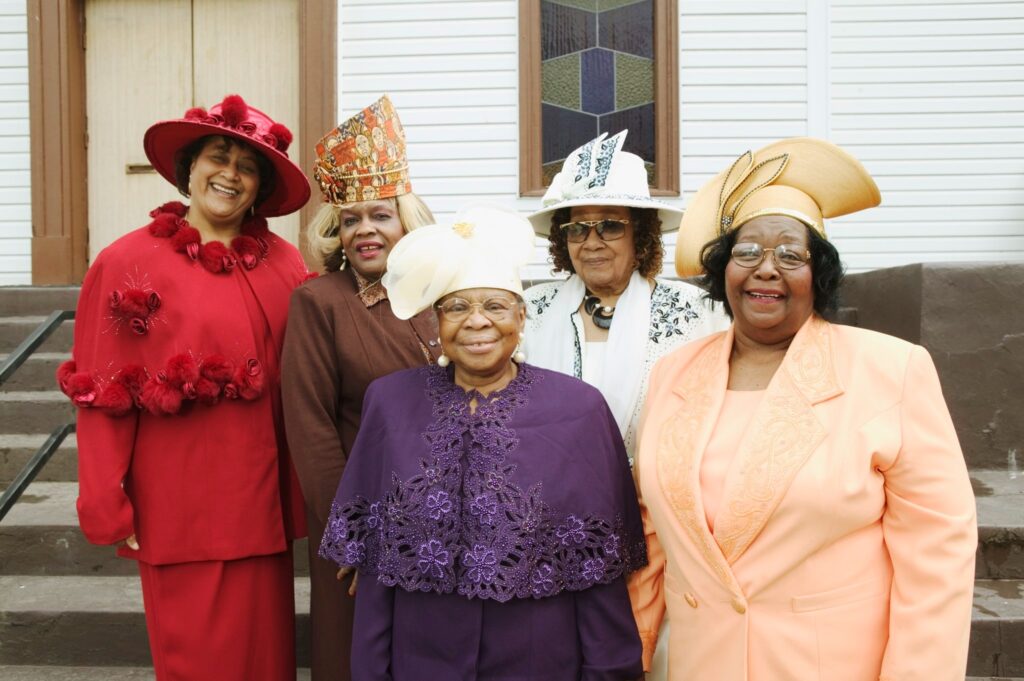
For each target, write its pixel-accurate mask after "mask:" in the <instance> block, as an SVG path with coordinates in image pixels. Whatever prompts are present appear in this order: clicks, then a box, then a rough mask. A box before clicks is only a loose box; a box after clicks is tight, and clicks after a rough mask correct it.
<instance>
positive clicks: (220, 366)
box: [199, 355, 234, 385]
mask: <svg viewBox="0 0 1024 681" xmlns="http://www.w3.org/2000/svg"><path fill="white" fill-rule="evenodd" d="M199 373H200V374H202V375H203V377H204V378H208V379H210V380H211V381H214V382H215V383H219V384H220V385H224V384H225V383H227V382H228V381H230V380H231V374H232V373H234V367H233V366H232V364H231V362H229V361H228V360H227V359H226V358H225V357H224V355H210V356H208V357H207V358H206V359H204V360H203V361H202V363H201V364H200V366H199Z"/></svg>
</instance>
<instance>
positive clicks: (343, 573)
mask: <svg viewBox="0 0 1024 681" xmlns="http://www.w3.org/2000/svg"><path fill="white" fill-rule="evenodd" d="M353 572H354V573H355V574H353V575H352V583H351V584H349V586H348V595H349V596H355V595H356V582H358V581H359V573H358V572H356V569H355V568H354V567H343V568H338V581H339V582H340V581H342V580H343V579H345V578H346V577H348V576H349V574H351V573H353Z"/></svg>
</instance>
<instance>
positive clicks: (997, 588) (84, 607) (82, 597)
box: [0, 575, 1024, 622]
mask: <svg viewBox="0 0 1024 681" xmlns="http://www.w3.org/2000/svg"><path fill="white" fill-rule="evenodd" d="M309 591H310V586H309V577H305V576H302V577H296V578H295V608H296V613H297V614H300V615H301V614H308V612H309ZM1011 592H1015V594H1016V597H1009V594H1010V593H1011ZM1020 594H1024V580H1019V579H1005V580H990V579H984V580H981V579H980V580H977V581H976V582H975V583H974V607H973V610H972V617H971V619H972V620H973V621H974V622H985V621H999V622H1024V601H1022V600H1021V599H1020ZM0 604H2V605H0V607H2V608H3V612H7V613H15V612H43V613H47V612H50V613H60V612H102V613H125V612H127V613H141V612H142V611H143V609H142V586H141V583H140V582H139V578H138V577H136V576H127V577H125V576H106V577H94V576H67V575H65V576H57V577H53V576H36V575H0Z"/></svg>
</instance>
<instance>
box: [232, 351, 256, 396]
mask: <svg viewBox="0 0 1024 681" xmlns="http://www.w3.org/2000/svg"><path fill="white" fill-rule="evenodd" d="M233 383H234V385H235V387H236V388H238V396H239V397H241V398H242V399H243V400H255V399H257V398H259V396H260V395H262V394H263V365H262V364H260V361H259V360H258V359H250V360H247V361H246V363H245V364H244V365H242V366H240V367H238V369H237V370H236V371H235V380H234V381H233Z"/></svg>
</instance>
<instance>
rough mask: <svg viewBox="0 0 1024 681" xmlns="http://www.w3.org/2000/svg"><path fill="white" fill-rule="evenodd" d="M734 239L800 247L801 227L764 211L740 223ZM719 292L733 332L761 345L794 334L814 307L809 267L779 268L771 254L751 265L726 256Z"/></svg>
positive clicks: (803, 239) (804, 229) (803, 237)
mask: <svg viewBox="0 0 1024 681" xmlns="http://www.w3.org/2000/svg"><path fill="white" fill-rule="evenodd" d="M736 243H737V244H743V243H755V244H759V245H760V246H761V247H762V248H775V247H776V246H780V245H782V244H787V245H790V246H794V247H796V248H798V249H799V250H801V251H805V250H806V249H807V247H808V241H807V227H806V226H805V225H804V224H803V223H802V222H800V221H798V220H794V219H793V218H790V217H785V216H782V215H765V216H762V217H759V218H754V219H753V220H751V221H750V222H748V223H747V224H745V225H743V226H742V227H741V228H740V230H739V233H738V234H737V235H736ZM725 293H726V297H727V298H728V300H729V307H730V308H732V312H733V318H734V319H735V321H736V333H738V334H739V333H742V334H743V335H744V336H746V337H747V338H750V339H751V340H754V341H756V342H758V343H761V344H764V345H774V344H776V343H781V342H783V341H785V340H787V339H789V338H792V337H793V336H795V335H796V332H797V331H799V330H800V327H801V326H803V323H804V322H805V321H807V318H808V317H810V316H811V313H812V312H813V311H814V288H813V273H812V271H811V265H810V264H809V263H808V264H806V265H803V266H801V267H798V268H797V269H792V270H785V269H782V268H780V267H779V266H777V265H776V264H775V259H774V258H773V257H772V254H771V253H768V254H766V255H765V257H764V259H763V260H762V261H761V264H760V265H758V266H757V267H741V266H739V265H737V264H736V263H735V262H734V261H733V260H730V261H729V264H728V265H726V268H725Z"/></svg>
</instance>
